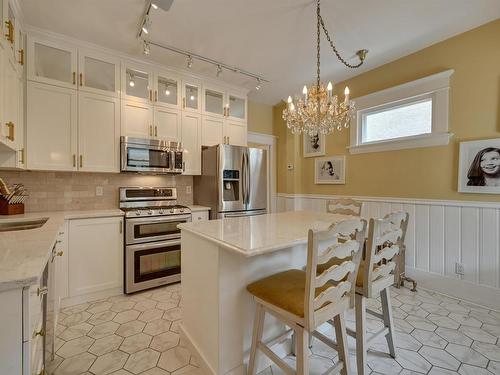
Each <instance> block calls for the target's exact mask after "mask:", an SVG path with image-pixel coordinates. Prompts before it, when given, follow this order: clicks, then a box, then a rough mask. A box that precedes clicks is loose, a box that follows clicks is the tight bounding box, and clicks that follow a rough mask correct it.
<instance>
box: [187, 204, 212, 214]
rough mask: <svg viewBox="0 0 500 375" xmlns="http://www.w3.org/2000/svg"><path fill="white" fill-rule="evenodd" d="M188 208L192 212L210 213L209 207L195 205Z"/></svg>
mask: <svg viewBox="0 0 500 375" xmlns="http://www.w3.org/2000/svg"><path fill="white" fill-rule="evenodd" d="M188 207H189V209H190V210H191V211H192V212H199V211H210V207H205V206H198V205H197V204H192V205H188Z"/></svg>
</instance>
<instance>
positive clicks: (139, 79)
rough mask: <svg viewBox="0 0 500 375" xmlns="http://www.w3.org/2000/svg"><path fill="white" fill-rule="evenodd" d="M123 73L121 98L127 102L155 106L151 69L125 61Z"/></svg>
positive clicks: (122, 68) (122, 67)
mask: <svg viewBox="0 0 500 375" xmlns="http://www.w3.org/2000/svg"><path fill="white" fill-rule="evenodd" d="M121 72H122V73H121V76H122V78H121V90H122V91H121V92H122V95H121V98H122V99H123V100H126V101H136V102H140V103H144V104H153V100H154V82H153V72H152V71H151V69H150V67H149V66H147V65H141V64H137V63H132V62H128V61H124V62H122V66H121Z"/></svg>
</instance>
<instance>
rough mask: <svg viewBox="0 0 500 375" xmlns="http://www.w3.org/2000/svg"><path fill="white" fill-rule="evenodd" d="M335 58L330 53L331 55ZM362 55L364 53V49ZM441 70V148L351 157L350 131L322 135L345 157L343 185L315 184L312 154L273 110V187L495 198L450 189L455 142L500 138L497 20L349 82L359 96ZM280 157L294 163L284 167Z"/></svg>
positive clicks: (280, 189)
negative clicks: (446, 94)
mask: <svg viewBox="0 0 500 375" xmlns="http://www.w3.org/2000/svg"><path fill="white" fill-rule="evenodd" d="M331 58H334V57H331ZM368 58H369V55H368ZM447 69H454V70H455V73H454V74H453V75H452V77H451V90H450V112H449V130H450V132H452V133H454V134H455V135H454V136H453V137H452V138H451V141H450V144H449V145H448V146H441V147H431V148H420V149H410V150H401V151H387V152H377V153H368V154H358V155H350V154H349V153H348V150H347V149H346V147H347V146H348V144H349V130H347V131H346V130H344V131H343V132H341V133H338V132H336V133H333V134H332V135H329V136H327V142H326V154H327V155H340V154H345V155H347V167H346V169H347V172H346V173H347V174H346V178H347V181H346V182H347V183H346V185H315V184H314V168H313V162H314V158H303V157H302V139H301V137H300V136H293V135H291V133H290V131H289V130H288V129H286V124H285V123H284V121H283V120H282V119H281V113H282V110H283V108H284V104H283V103H282V104H279V105H276V106H275V108H274V132H275V135H277V136H278V137H279V140H278V153H279V154H278V155H279V157H278V192H282V193H303V194H332V195H337V194H338V195H353V196H382V197H383V196H385V197H411V198H424V199H425V198H427V199H452V200H491V201H500V195H485V194H464V193H458V192H457V178H458V177H457V174H458V156H459V142H460V141H466V140H475V139H485V138H500V105H499V101H500V20H496V21H494V22H491V23H489V24H486V25H483V26H481V27H479V28H477V29H474V30H471V31H468V32H466V33H463V34H460V35H458V36H455V37H453V38H450V39H448V40H445V41H443V42H440V43H437V44H435V45H433V46H430V47H428V48H425V49H423V50H421V51H418V52H416V53H414V54H412V55H409V56H406V57H403V58H401V59H399V60H396V61H394V62H391V63H388V64H386V65H383V66H381V67H379V68H376V69H373V70H371V71H369V72H366V73H363V74H361V75H358V76H356V77H354V78H352V79H350V80H348V81H346V82H342V83H339V84H338V85H337V86H336V87H338V88H339V89H342V88H343V87H344V86H345V85H348V86H349V88H350V90H351V93H352V96H353V97H354V98H355V97H356V96H363V95H366V94H369V93H372V92H375V91H379V90H382V89H385V88H388V87H392V86H395V85H399V84H402V83H405V82H409V81H413V80H415V79H418V78H422V77H425V76H427V75H430V74H434V73H438V72H441V71H444V70H447ZM287 163H291V164H294V166H295V169H294V170H293V171H287V169H286V165H287Z"/></svg>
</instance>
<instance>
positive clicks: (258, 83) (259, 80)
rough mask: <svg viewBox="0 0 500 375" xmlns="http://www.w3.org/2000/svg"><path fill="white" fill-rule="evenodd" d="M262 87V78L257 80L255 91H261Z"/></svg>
mask: <svg viewBox="0 0 500 375" xmlns="http://www.w3.org/2000/svg"><path fill="white" fill-rule="evenodd" d="M261 87H262V80H261V79H260V78H257V85H256V86H255V90H260V88H261Z"/></svg>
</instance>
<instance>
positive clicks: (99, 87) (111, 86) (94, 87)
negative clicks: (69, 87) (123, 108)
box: [78, 48, 120, 97]
mask: <svg viewBox="0 0 500 375" xmlns="http://www.w3.org/2000/svg"><path fill="white" fill-rule="evenodd" d="M78 70H79V73H78V89H79V90H80V91H86V92H90V93H95V94H102V95H106V96H113V97H119V96H120V59H119V58H118V57H115V56H111V55H109V54H105V53H102V52H99V51H94V50H90V49H86V48H79V49H78Z"/></svg>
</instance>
